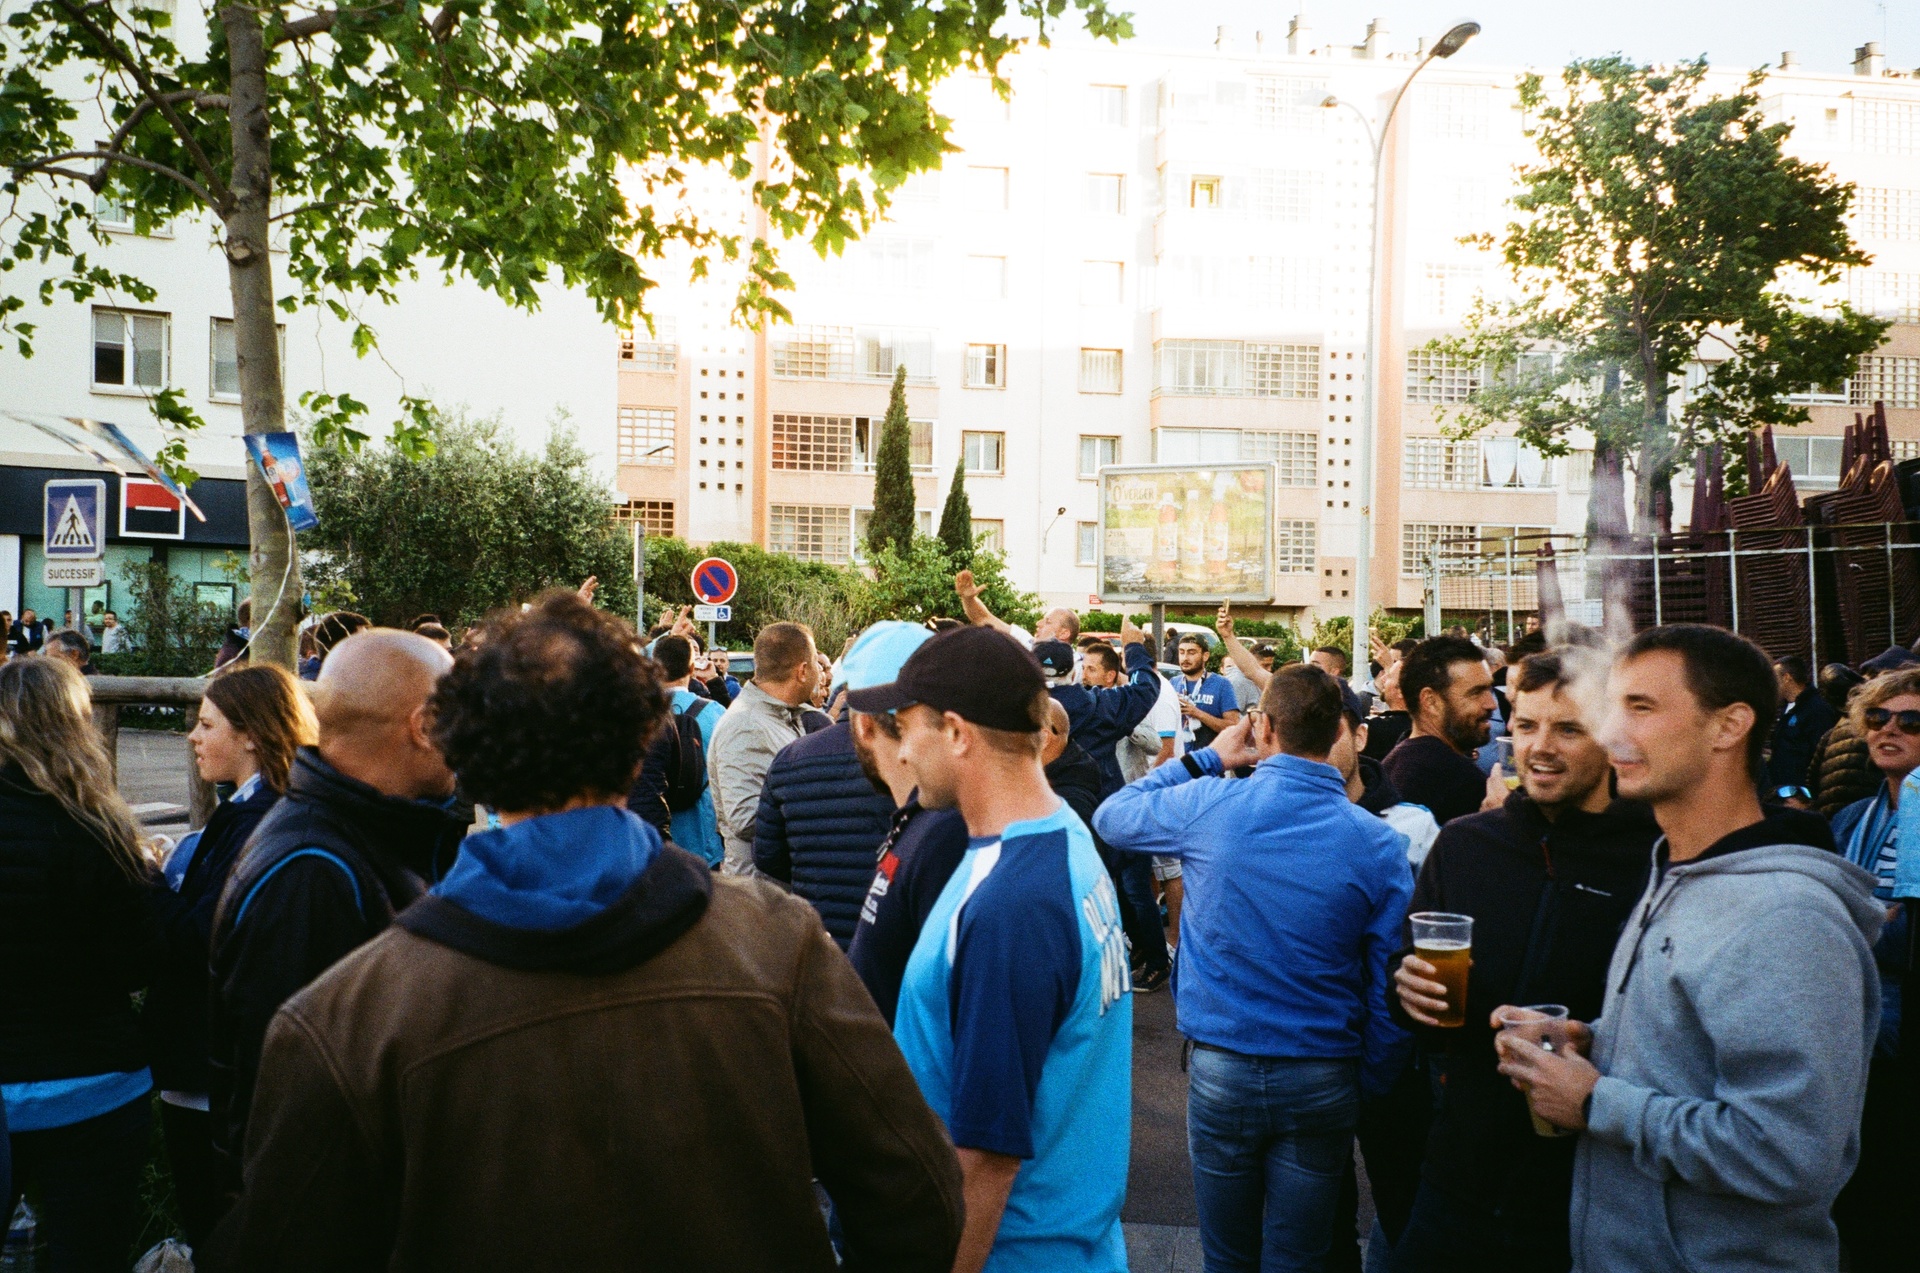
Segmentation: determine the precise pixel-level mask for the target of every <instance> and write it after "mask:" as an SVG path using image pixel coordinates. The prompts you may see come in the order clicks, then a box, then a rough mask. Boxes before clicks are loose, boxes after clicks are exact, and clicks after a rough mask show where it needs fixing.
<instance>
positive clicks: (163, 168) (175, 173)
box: [11, 150, 215, 208]
mask: <svg viewBox="0 0 1920 1273" xmlns="http://www.w3.org/2000/svg"><path fill="white" fill-rule="evenodd" d="M69 159H98V160H99V161H100V167H99V168H98V169H96V170H95V171H94V172H92V173H90V174H89V173H78V172H74V171H73V170H72V169H70V168H56V167H54V165H55V164H60V163H65V162H66V161H67V160H69ZM108 164H130V165H132V166H133V167H135V168H145V169H146V170H147V171H148V172H157V173H159V174H160V175H161V176H163V177H170V178H172V179H173V180H175V181H177V182H179V183H180V184H181V185H183V186H185V187H186V188H187V189H189V190H191V191H193V193H194V194H195V195H197V196H199V198H200V199H201V200H202V201H204V202H205V203H206V205H207V206H208V207H210V208H211V207H214V206H215V205H214V201H213V196H212V195H210V194H208V193H207V189H206V187H205V186H203V185H201V184H200V183H199V182H197V181H195V180H194V179H193V178H192V177H189V176H188V175H187V174H186V173H184V172H181V171H180V170H179V169H178V168H169V167H167V165H165V164H160V163H155V162H154V161H153V160H151V159H142V158H140V157H139V156H138V155H123V154H120V153H118V152H117V151H111V150H70V151H68V152H67V153H66V154H64V155H48V156H47V157H46V158H45V159H37V160H35V161H34V162H32V163H30V164H21V165H19V166H18V167H16V168H14V169H12V170H11V171H12V172H13V175H14V176H16V177H24V176H26V175H28V174H29V173H35V172H40V173H45V174H47V175H48V176H50V177H70V178H72V179H73V180H75V181H78V182H79V183H81V184H82V185H84V186H86V187H87V188H88V189H89V190H92V191H93V192H94V193H95V194H98V193H100V189H101V187H102V186H104V185H106V180H105V178H106V174H107V165H108Z"/></svg>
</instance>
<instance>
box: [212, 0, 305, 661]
mask: <svg viewBox="0 0 1920 1273" xmlns="http://www.w3.org/2000/svg"><path fill="white" fill-rule="evenodd" d="M220 25H221V26H222V27H223V28H224V29H225V31H226V36H227V51H228V56H229V58H230V59H231V61H230V67H231V70H230V75H231V86H230V88H229V92H230V94H231V96H232V105H231V107H230V108H229V110H228V116H229V119H230V122H231V127H232V130H233V179H232V191H233V197H232V200H231V202H230V203H229V205H228V206H227V207H226V208H225V209H223V210H222V212H221V220H222V222H223V224H224V228H225V231H226V241H225V244H224V247H225V250H226V255H227V278H228V282H229V285H230V286H231V288H232V291H233V342H234V349H235V352H236V354H237V355H238V361H239V364H240V418H241V420H242V422H243V425H244V428H245V430H246V432H247V433H249V434H255V433H278V432H280V431H282V430H284V429H285V428H286V427H287V426H286V417H287V404H286V390H285V386H284V385H283V384H282V381H281V378H280V326H279V323H278V321H277V317H278V316H277V312H276V311H275V309H274V304H273V261H272V257H271V254H270V253H269V251H268V247H267V236H268V230H269V226H268V222H267V218H268V215H269V212H268V208H269V206H270V203H271V200H272V196H273V173H272V166H271V157H272V143H273V137H272V124H271V122H270V118H269V115H268V112H267V48H266V38H265V34H264V32H263V31H262V29H261V24H260V10H259V9H257V8H251V7H247V6H244V5H240V4H228V5H227V6H226V7H224V8H222V9H221V10H220ZM247 537H248V540H249V543H250V545H251V547H250V551H249V553H248V565H249V567H250V569H251V572H252V579H253V605H252V612H253V645H252V650H251V657H252V658H253V660H254V661H256V662H262V663H277V664H279V665H280V666H281V667H284V668H288V669H291V668H292V667H293V666H294V655H295V642H294V632H295V629H296V628H297V626H298V624H299V621H300V613H299V602H300V594H301V586H300V557H299V553H298V551H297V550H296V547H295V544H294V538H293V531H292V529H291V528H290V527H289V526H288V524H287V517H286V513H285V512H284V511H283V510H282V509H281V507H280V502H279V501H278V500H277V499H275V498H274V495H273V491H272V489H271V488H269V487H268V485H267V483H266V479H265V477H264V476H262V474H261V472H260V468H259V466H258V465H256V464H252V463H249V464H248V465H247Z"/></svg>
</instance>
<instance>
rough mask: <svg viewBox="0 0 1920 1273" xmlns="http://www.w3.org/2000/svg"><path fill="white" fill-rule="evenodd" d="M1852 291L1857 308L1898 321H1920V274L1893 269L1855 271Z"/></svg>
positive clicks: (1851, 273)
mask: <svg viewBox="0 0 1920 1273" xmlns="http://www.w3.org/2000/svg"><path fill="white" fill-rule="evenodd" d="M1847 282H1848V290H1849V291H1851V292H1852V300H1853V307H1854V308H1855V309H1857V310H1859V311H1860V312H1862V313H1864V314H1872V315H1874V316H1875V317H1878V318H1891V319H1893V320H1894V321H1895V322H1905V323H1920V274H1916V273H1902V272H1897V271H1890V270H1852V271H1850V272H1849V275H1848V279H1847Z"/></svg>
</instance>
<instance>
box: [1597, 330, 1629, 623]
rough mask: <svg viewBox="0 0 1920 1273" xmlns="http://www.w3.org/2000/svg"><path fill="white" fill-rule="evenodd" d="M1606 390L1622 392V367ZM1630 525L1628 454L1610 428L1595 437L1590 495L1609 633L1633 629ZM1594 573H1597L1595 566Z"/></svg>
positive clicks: (1613, 370)
mask: <svg viewBox="0 0 1920 1273" xmlns="http://www.w3.org/2000/svg"><path fill="white" fill-rule="evenodd" d="M1603 392H1604V393H1605V395H1606V396H1607V397H1608V398H1610V399H1615V400H1617V399H1618V398H1619V396H1620V369H1619V368H1618V367H1608V368H1607V371H1606V379H1605V388H1604V390H1603ZM1629 531H1630V528H1629V527H1628V525H1627V479H1626V456H1625V455H1624V454H1622V452H1621V448H1620V447H1619V446H1618V445H1616V444H1615V442H1614V440H1613V439H1612V438H1610V437H1608V436H1607V435H1606V434H1605V433H1595V434H1594V437H1593V479H1592V481H1591V482H1590V483H1589V487H1588V495H1587V548H1588V551H1589V552H1595V551H1597V552H1599V553H1600V554H1601V565H1600V608H1601V615H1602V623H1603V625H1604V627H1605V629H1606V632H1607V635H1608V636H1609V637H1610V638H1612V639H1614V640H1616V641H1620V640H1625V639H1626V637H1628V636H1630V635H1631V634H1632V632H1633V609H1632V597H1633V569H1632V567H1633V563H1632V562H1627V561H1621V560H1619V558H1620V557H1621V555H1622V554H1624V553H1626V552H1627V550H1628V548H1629V546H1630V543H1631V541H1630V540H1629V539H1628V534H1629ZM1588 578H1592V572H1591V570H1589V571H1588Z"/></svg>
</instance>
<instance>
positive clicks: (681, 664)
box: [653, 636, 693, 681]
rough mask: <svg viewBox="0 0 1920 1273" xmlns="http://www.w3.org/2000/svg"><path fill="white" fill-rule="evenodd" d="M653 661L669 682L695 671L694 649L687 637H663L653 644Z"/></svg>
mask: <svg viewBox="0 0 1920 1273" xmlns="http://www.w3.org/2000/svg"><path fill="white" fill-rule="evenodd" d="M653 661H654V662H656V663H658V664H659V665H660V670H661V671H663V672H665V673H666V674H667V679H668V680H669V681H677V680H679V679H680V678H681V677H683V676H685V675H687V673H689V672H691V671H693V647H692V646H691V645H689V644H688V643H687V639H686V638H685V637H677V636H663V637H661V638H660V639H659V640H658V641H655V642H654V643H653Z"/></svg>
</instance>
